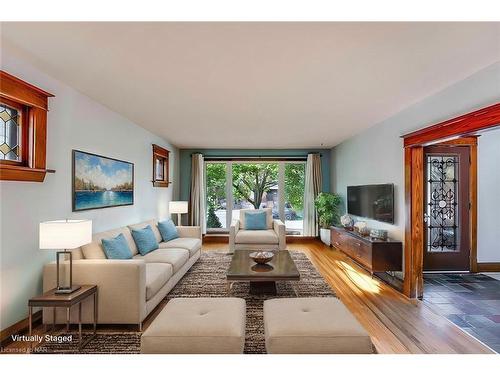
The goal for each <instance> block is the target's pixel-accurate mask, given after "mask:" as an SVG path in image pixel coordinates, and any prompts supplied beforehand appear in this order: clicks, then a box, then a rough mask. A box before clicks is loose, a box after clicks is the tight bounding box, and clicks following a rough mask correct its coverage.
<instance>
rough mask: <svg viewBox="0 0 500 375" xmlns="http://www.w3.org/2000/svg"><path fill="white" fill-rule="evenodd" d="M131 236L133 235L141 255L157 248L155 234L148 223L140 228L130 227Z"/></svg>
mask: <svg viewBox="0 0 500 375" xmlns="http://www.w3.org/2000/svg"><path fill="white" fill-rule="evenodd" d="M132 237H134V241H135V244H136V245H137V250H139V253H141V255H146V254H147V253H149V252H151V251H153V250H156V249H158V242H156V237H155V234H154V233H153V230H152V229H151V226H149V225H148V226H147V227H145V228H142V229H132Z"/></svg>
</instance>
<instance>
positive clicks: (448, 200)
mask: <svg viewBox="0 0 500 375" xmlns="http://www.w3.org/2000/svg"><path fill="white" fill-rule="evenodd" d="M458 162H459V159H458V156H449V155H446V156H439V155H429V156H427V202H428V203H427V251H428V252H455V251H458V249H459V247H458V241H459V238H458V210H457V205H458V204H457V201H458Z"/></svg>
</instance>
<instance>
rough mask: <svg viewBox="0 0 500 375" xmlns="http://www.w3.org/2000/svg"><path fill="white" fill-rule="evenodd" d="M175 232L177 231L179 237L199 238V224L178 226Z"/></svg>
mask: <svg viewBox="0 0 500 375" xmlns="http://www.w3.org/2000/svg"><path fill="white" fill-rule="evenodd" d="M177 232H178V233H179V237H191V238H199V239H200V240H201V227H200V226H178V227H177Z"/></svg>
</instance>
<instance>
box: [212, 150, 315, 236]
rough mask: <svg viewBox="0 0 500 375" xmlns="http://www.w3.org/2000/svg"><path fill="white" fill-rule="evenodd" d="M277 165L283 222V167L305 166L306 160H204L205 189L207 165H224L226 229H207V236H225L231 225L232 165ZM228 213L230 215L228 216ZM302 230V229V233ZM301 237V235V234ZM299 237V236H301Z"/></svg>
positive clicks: (290, 158) (252, 158)
mask: <svg viewBox="0 0 500 375" xmlns="http://www.w3.org/2000/svg"><path fill="white" fill-rule="evenodd" d="M269 163H274V164H278V204H279V215H280V220H282V221H283V222H285V166H286V164H304V165H305V164H306V158H303V157H288V158H287V157H283V158H269V159H267V158H255V157H241V158H240V157H238V158H235V157H221V158H218V157H206V158H205V160H204V169H203V170H204V175H205V176H204V184H205V191H206V189H207V179H206V170H207V164H225V165H226V191H225V192H226V228H207V233H208V234H227V233H229V228H230V227H231V223H232V217H231V216H232V211H233V189H232V184H231V181H232V176H233V164H269ZM228 212H230V214H228ZM303 229H304V228H302V231H303ZM302 235H303V234H302ZM302 235H300V236H302Z"/></svg>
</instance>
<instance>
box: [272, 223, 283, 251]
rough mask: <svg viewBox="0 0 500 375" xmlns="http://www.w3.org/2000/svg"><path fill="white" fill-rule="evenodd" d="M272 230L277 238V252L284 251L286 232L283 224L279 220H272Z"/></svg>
mask: <svg viewBox="0 0 500 375" xmlns="http://www.w3.org/2000/svg"><path fill="white" fill-rule="evenodd" d="M273 229H274V231H275V232H276V234H277V236H278V248H279V250H285V249H286V230H285V224H283V222H282V221H281V220H273Z"/></svg>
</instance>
